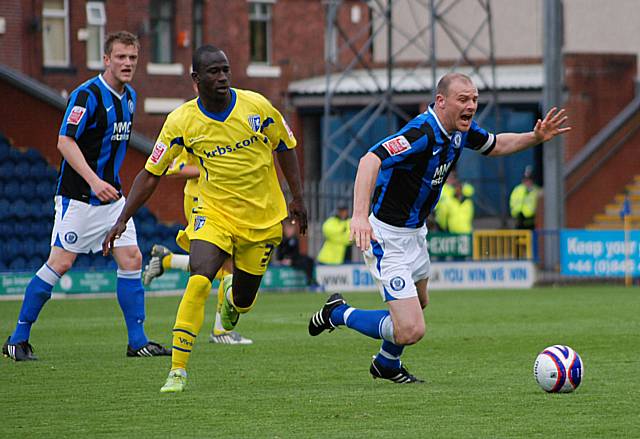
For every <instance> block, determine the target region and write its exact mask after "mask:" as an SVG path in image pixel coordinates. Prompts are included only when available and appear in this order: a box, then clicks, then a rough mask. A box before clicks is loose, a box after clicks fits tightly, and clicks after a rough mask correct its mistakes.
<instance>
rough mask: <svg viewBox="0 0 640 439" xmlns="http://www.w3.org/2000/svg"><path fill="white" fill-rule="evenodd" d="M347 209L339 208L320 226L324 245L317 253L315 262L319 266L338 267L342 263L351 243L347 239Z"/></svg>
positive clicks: (349, 220) (348, 220)
mask: <svg viewBox="0 0 640 439" xmlns="http://www.w3.org/2000/svg"><path fill="white" fill-rule="evenodd" d="M350 223H351V219H350V218H349V209H348V208H347V207H346V206H339V207H338V209H337V212H336V215H334V216H332V217H330V218H328V219H327V220H326V221H325V222H324V224H322V234H323V235H324V244H322V248H321V249H320V253H318V257H317V258H316V260H317V261H318V262H319V263H321V264H327V265H340V264H342V263H343V262H344V256H345V253H346V251H347V248H348V247H349V244H350V243H351V239H350V237H349V224H350Z"/></svg>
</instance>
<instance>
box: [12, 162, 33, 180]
mask: <svg viewBox="0 0 640 439" xmlns="http://www.w3.org/2000/svg"><path fill="white" fill-rule="evenodd" d="M30 167H31V165H30V164H29V162H27V161H26V160H21V161H19V162H17V163H16V166H15V167H14V168H13V175H14V177H15V178H17V179H19V180H21V181H26V180H28V179H29V168H30Z"/></svg>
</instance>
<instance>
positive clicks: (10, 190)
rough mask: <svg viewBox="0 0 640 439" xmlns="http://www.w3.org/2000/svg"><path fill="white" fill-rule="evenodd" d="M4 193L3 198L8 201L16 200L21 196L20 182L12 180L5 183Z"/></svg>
mask: <svg viewBox="0 0 640 439" xmlns="http://www.w3.org/2000/svg"><path fill="white" fill-rule="evenodd" d="M3 195H4V196H3V198H5V199H6V200H8V201H16V200H17V199H18V198H20V183H18V182H17V181H16V180H11V181H10V182H8V183H7V184H5V185H4V188H3Z"/></svg>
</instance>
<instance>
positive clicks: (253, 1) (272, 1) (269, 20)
mask: <svg viewBox="0 0 640 439" xmlns="http://www.w3.org/2000/svg"><path fill="white" fill-rule="evenodd" d="M247 3H249V5H252V4H256V3H261V4H266V5H270V6H271V7H270V8H269V13H268V15H264V16H263V15H259V16H255V15H253V14H252V13H251V12H250V13H249V22H251V21H264V22H266V23H267V28H266V29H267V35H266V40H267V41H266V45H267V60H266V61H265V62H261V61H253V60H251V59H250V60H249V62H250V63H251V64H253V65H260V66H270V65H272V64H271V63H272V42H273V38H272V37H271V33H272V22H273V12H272V10H273V5H274V4H275V3H276V0H247Z"/></svg>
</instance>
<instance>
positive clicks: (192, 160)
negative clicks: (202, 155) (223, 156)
mask: <svg viewBox="0 0 640 439" xmlns="http://www.w3.org/2000/svg"><path fill="white" fill-rule="evenodd" d="M185 166H198V160H197V159H196V157H195V156H194V155H192V154H189V153H188V152H187V150H186V149H185V150H183V151H182V152H181V153H180V155H179V156H178V157H176V158H175V159H173V162H172V163H171V166H169V169H167V175H171V174H177V173H178V172H180V171H181V170H182V168H184V167H185ZM184 194H185V195H187V196H189V197H194V198H195V197H197V196H198V179H197V178H187V181H186V183H185V184H184ZM187 219H188V218H187Z"/></svg>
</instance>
